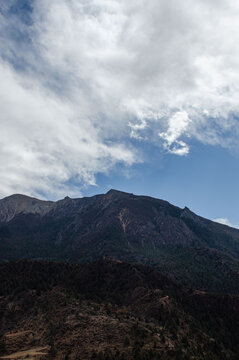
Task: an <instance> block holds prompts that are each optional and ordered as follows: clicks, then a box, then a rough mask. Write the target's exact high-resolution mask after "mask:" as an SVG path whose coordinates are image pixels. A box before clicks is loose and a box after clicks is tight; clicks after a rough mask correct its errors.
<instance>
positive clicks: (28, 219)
mask: <svg viewBox="0 0 239 360" xmlns="http://www.w3.org/2000/svg"><path fill="white" fill-rule="evenodd" d="M0 254H1V255H0V258H1V259H2V260H14V259H19V258H27V259H38V258H40V259H48V260H64V261H71V262H91V261H95V260H98V259H100V258H101V257H108V258H112V259H116V260H121V261H127V262H135V263H141V264H147V265H150V266H154V267H157V268H158V269H159V270H160V271H161V272H162V273H164V274H165V275H167V276H170V277H171V278H173V279H174V280H176V281H177V282H179V283H182V284H183V285H189V286H194V287H196V288H198V289H201V290H202V291H203V290H212V291H221V292H234V293H239V230H238V229H235V228H230V227H228V226H226V225H223V224H219V223H216V222H213V221H211V220H208V219H205V218H203V217H200V216H198V215H196V214H195V213H193V212H192V211H191V210H189V209H188V208H187V207H185V208H183V209H181V208H179V207H177V206H174V205H172V204H170V203H169V202H167V201H165V200H160V199H155V198H152V197H149V196H138V195H134V194H128V193H125V192H121V191H118V190H114V189H111V190H110V191H108V192H107V193H106V194H99V195H95V196H92V197H83V198H78V199H77V198H76V199H72V198H69V197H65V198H64V199H62V200H58V201H56V202H47V201H42V200H38V199H35V198H30V197H26V196H22V195H13V196H12V197H8V198H4V199H2V200H0Z"/></svg>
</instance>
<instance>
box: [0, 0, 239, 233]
mask: <svg viewBox="0 0 239 360" xmlns="http://www.w3.org/2000/svg"><path fill="white" fill-rule="evenodd" d="M238 43H239V3H238V2H236V1H234V0H228V1H224V0H208V1H204V0H182V1H176V0H167V1H165V0H151V1H147V0H131V1H128V0H51V1H49V0H8V1H5V0H0V167H1V173H0V174H1V176H0V180H1V181H0V198H2V197H4V196H8V195H10V194H13V193H24V194H27V195H31V196H35V197H38V198H41V199H52V200H56V199H60V198H63V197H65V196H66V195H68V196H71V197H81V196H91V195H94V194H97V193H102V192H106V191H108V190H109V189H110V188H115V189H118V190H122V191H127V192H130V193H135V194H144V195H149V196H154V197H158V198H162V199H165V200H168V201H170V202H171V203H173V204H175V205H178V206H180V207H184V206H187V207H189V208H190V209H191V210H192V211H194V212H196V213H197V214H199V215H201V216H204V217H207V218H210V219H214V220H215V219H216V221H219V222H224V223H226V224H228V225H232V226H235V227H239V201H238V200H239V167H238V161H239V140H238V139H239V47H238Z"/></svg>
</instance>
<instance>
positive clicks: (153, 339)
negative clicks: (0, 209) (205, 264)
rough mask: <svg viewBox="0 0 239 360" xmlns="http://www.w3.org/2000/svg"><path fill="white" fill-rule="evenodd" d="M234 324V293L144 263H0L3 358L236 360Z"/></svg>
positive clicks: (237, 315) (238, 316)
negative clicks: (183, 281)
mask: <svg viewBox="0 0 239 360" xmlns="http://www.w3.org/2000/svg"><path fill="white" fill-rule="evenodd" d="M238 329H239V297H238V296H235V295H234V296H233V295H213V294H208V293H205V292H202V291H194V290H190V289H187V288H184V287H182V286H179V285H176V284H175V283H174V282H173V281H172V280H170V279H168V278H167V277H166V276H164V275H162V274H160V273H159V272H158V271H156V270H155V269H153V268H150V267H148V266H143V265H133V264H128V263H123V262H120V261H112V260H101V261H99V262H94V263H90V264H69V263H52V262H43V261H27V260H21V261H17V262H12V263H2V264H0V358H1V359H25V358H26V359H27V358H28V359H42V360H44V359H58V360H60V359H61V360H62V359H63V360H66V359H68V360H69V359H70V360H77V359H82V360H87V359H89V360H90V359H91V360H93V359H94V360H97V359H98V360H112V359H115V360H134V359H135V360H136V359H137V360H150V359H155V360H157V359H160V360H168V359H180V360H181V359H182V360H183V359H184V360H186V359H187V360H189V359H191V360H193V359H201V360H202V359H203V360H205V359H206V360H209V359H211V360H217V359H218V360H219V359H222V360H225V359H230V360H233V359H235V360H236V359H238V354H239V344H238Z"/></svg>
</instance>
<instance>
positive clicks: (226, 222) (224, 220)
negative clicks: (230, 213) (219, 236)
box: [213, 218, 239, 229]
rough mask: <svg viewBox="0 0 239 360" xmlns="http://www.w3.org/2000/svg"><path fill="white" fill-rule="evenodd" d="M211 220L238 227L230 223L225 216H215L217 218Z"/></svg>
mask: <svg viewBox="0 0 239 360" xmlns="http://www.w3.org/2000/svg"><path fill="white" fill-rule="evenodd" d="M213 221H215V222H218V223H220V224H223V225H227V226H231V227H234V228H237V229H238V228H239V226H238V225H235V224H232V223H231V222H230V221H229V220H228V219H227V218H217V219H214V220H213Z"/></svg>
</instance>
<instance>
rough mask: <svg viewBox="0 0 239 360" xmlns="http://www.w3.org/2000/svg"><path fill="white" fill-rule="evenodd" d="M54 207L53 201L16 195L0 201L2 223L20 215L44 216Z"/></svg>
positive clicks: (0, 219)
mask: <svg viewBox="0 0 239 360" xmlns="http://www.w3.org/2000/svg"><path fill="white" fill-rule="evenodd" d="M53 207H54V202H52V201H42V200H38V199H35V198H32V197H29V196H25V195H21V194H15V195H11V196H8V197H6V198H4V199H2V200H0V222H2V223H6V222H9V221H10V220H12V219H13V218H14V217H15V216H17V215H19V214H38V215H40V216H43V215H45V214H47V213H48V212H49V211H50V210H52V209H53Z"/></svg>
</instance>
